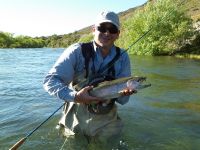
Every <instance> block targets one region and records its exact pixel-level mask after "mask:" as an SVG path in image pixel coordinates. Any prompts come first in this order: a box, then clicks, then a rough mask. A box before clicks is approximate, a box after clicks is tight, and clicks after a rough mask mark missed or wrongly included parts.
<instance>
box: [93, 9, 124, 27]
mask: <svg viewBox="0 0 200 150" xmlns="http://www.w3.org/2000/svg"><path fill="white" fill-rule="evenodd" d="M105 22H110V23H112V24H114V25H115V26H116V27H117V29H118V30H119V28H120V23H119V17H118V15H117V14H116V13H114V12H113V11H103V12H101V13H100V14H99V15H98V16H97V20H96V23H95V25H96V26H98V25H100V24H101V23H105Z"/></svg>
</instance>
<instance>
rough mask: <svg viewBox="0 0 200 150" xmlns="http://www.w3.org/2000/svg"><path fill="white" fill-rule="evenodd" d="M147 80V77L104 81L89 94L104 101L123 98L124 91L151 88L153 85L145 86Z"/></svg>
mask: <svg viewBox="0 0 200 150" xmlns="http://www.w3.org/2000/svg"><path fill="white" fill-rule="evenodd" d="M145 80H146V77H137V76H132V77H124V78H119V79H116V80H111V81H104V82H101V83H99V84H98V85H97V86H96V87H94V88H93V89H92V90H90V91H89V94H90V95H91V96H95V97H99V98H102V99H104V100H108V99H112V98H118V97H120V96H121V94H120V92H121V91H122V90H124V89H131V90H133V89H135V90H140V89H143V88H147V87H149V86H151V84H143V82H144V81H145Z"/></svg>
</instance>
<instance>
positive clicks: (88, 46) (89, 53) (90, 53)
mask: <svg viewBox="0 0 200 150" xmlns="http://www.w3.org/2000/svg"><path fill="white" fill-rule="evenodd" d="M81 50H82V54H83V57H84V59H85V71H86V74H85V78H87V77H88V74H89V62H90V59H91V58H92V57H94V47H93V43H92V42H89V43H82V44H81Z"/></svg>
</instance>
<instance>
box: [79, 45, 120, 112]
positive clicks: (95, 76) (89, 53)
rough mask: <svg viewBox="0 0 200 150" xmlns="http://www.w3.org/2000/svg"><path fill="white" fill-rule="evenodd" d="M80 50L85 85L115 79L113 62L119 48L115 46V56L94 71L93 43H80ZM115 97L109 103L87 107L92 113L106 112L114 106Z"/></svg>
mask: <svg viewBox="0 0 200 150" xmlns="http://www.w3.org/2000/svg"><path fill="white" fill-rule="evenodd" d="M81 50H82V54H83V57H84V59H85V72H86V73H85V78H86V79H88V84H87V85H93V86H97V85H98V83H100V82H103V81H110V80H114V79H115V67H114V65H113V64H114V63H115V62H116V61H117V60H118V59H119V57H120V48H119V47H116V55H115V57H114V58H113V59H112V60H111V61H110V62H109V63H108V64H107V65H105V66H104V67H103V68H102V69H100V70H98V71H97V72H96V71H95V66H94V56H95V52H94V47H93V43H92V42H89V43H82V44H81ZM91 59H92V62H93V66H92V68H91V70H90V69H89V62H90V60H91ZM90 71H92V73H90ZM102 72H107V73H106V74H103V75H102V74H101V73H102ZM115 101H116V99H111V100H110V101H109V103H107V104H105V103H98V104H88V105H87V108H88V111H89V112H90V113H93V114H107V113H108V112H109V111H110V110H111V109H112V108H113V106H114V104H115Z"/></svg>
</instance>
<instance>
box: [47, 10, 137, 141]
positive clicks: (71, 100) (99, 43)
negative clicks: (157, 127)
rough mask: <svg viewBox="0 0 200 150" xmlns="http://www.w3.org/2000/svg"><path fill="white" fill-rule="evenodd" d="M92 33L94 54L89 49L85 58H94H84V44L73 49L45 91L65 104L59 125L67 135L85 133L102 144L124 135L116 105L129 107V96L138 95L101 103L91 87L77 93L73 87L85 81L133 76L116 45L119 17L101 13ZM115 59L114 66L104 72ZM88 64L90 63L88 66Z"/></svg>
mask: <svg viewBox="0 0 200 150" xmlns="http://www.w3.org/2000/svg"><path fill="white" fill-rule="evenodd" d="M92 31H93V35H94V39H93V41H92V42H91V43H90V44H91V46H92V52H91V51H89V49H88V50H87V51H86V52H85V53H86V55H87V54H88V53H93V55H91V57H92V58H91V59H87V58H86V56H84V55H85V54H84V52H83V49H84V47H83V44H81V43H76V44H73V45H71V46H70V47H68V48H67V49H66V50H65V51H64V52H63V54H62V55H61V56H60V58H59V59H58V60H57V62H56V63H55V65H54V66H53V67H52V69H51V70H50V71H49V73H48V74H47V76H46V77H45V80H44V88H45V90H46V91H48V92H49V93H50V95H55V96H57V97H58V98H60V99H62V100H64V101H65V102H66V104H65V107H64V110H63V116H62V118H61V120H60V122H59V124H60V125H61V126H63V127H64V128H65V133H66V134H68V135H69V134H74V133H82V134H84V135H85V136H86V137H88V138H89V139H98V140H102V139H107V138H110V137H111V136H117V135H118V134H119V133H120V132H121V129H122V122H121V119H120V118H119V116H118V114H117V105H116V103H119V104H125V103H127V102H128V99H129V95H131V94H133V93H134V92H135V91H133V90H127V89H124V90H123V91H122V92H121V93H122V96H121V97H120V98H118V99H115V100H109V101H106V103H102V102H101V99H100V98H98V97H92V96H90V95H89V93H88V91H89V90H90V89H92V87H93V86H92V85H85V86H83V88H81V89H78V90H77V89H76V90H75V88H74V85H76V84H79V83H80V82H81V81H82V80H84V79H93V78H95V77H96V76H97V77H102V76H107V77H109V79H108V78H107V79H108V80H111V79H116V78H120V77H127V76H131V70H130V69H131V67H130V60H129V57H128V54H127V53H126V52H124V50H122V49H120V48H117V47H116V46H115V45H114V42H115V41H116V40H117V38H118V37H119V34H120V23H119V18H118V16H117V14H115V13H114V12H111V11H106V12H102V13H101V14H100V15H99V16H98V17H97V20H96V23H95V25H94V26H93V28H92ZM117 54H118V57H116V56H117ZM114 58H115V60H114V64H113V65H111V66H109V68H105V66H106V65H107V64H108V63H109V62H110V61H112V60H113V59H114ZM87 61H89V62H88V65H87V66H86V64H87V63H85V62H87ZM87 68H88V69H87ZM103 68H104V69H103ZM111 76H112V77H111ZM107 79H106V78H105V80H107ZM91 82H92V81H91Z"/></svg>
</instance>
